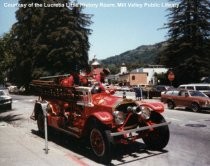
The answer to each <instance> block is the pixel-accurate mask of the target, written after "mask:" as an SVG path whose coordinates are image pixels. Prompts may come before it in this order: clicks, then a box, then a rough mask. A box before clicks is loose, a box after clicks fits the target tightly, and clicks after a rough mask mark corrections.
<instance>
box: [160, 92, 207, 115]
mask: <svg viewBox="0 0 210 166" xmlns="http://www.w3.org/2000/svg"><path fill="white" fill-rule="evenodd" d="M161 101H162V102H164V103H167V105H168V108H169V109H173V108H174V107H178V106H182V107H187V108H190V109H191V110H192V111H194V112H198V111H200V110H202V109H204V108H207V109H208V108H209V109H210V99H209V97H208V96H207V95H205V94H204V93H202V92H200V91H195V90H185V89H181V90H172V91H167V92H165V93H163V94H162V95H161Z"/></svg>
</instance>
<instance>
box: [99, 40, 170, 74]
mask: <svg viewBox="0 0 210 166" xmlns="http://www.w3.org/2000/svg"><path fill="white" fill-rule="evenodd" d="M166 45H167V43H166V42H160V43H157V44H154V45H142V46H139V47H137V48H136V49H133V50H129V51H126V52H124V53H122V54H119V55H116V56H112V57H109V58H106V59H103V60H101V62H102V64H103V65H104V66H106V67H109V68H110V70H111V72H112V73H113V74H116V73H118V72H119V66H120V65H121V64H122V63H125V64H126V66H127V67H128V70H132V69H135V68H139V67H143V66H147V65H149V64H156V60H157V56H158V54H159V52H160V51H161V50H163V49H164V48H165V46H166Z"/></svg>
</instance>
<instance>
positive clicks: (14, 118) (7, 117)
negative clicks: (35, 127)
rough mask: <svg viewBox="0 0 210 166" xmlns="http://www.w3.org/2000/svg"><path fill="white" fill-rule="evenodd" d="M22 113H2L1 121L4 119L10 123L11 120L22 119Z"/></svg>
mask: <svg viewBox="0 0 210 166" xmlns="http://www.w3.org/2000/svg"><path fill="white" fill-rule="evenodd" d="M21 116H22V114H16V115H14V114H9V115H3V116H2V115H0V122H1V121H4V122H7V123H10V122H14V121H17V120H22V119H23V118H22V117H21Z"/></svg>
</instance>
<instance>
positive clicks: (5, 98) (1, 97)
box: [0, 90, 12, 110]
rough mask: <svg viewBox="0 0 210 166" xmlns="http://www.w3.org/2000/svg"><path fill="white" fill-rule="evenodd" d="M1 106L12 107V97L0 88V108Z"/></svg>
mask: <svg viewBox="0 0 210 166" xmlns="http://www.w3.org/2000/svg"><path fill="white" fill-rule="evenodd" d="M3 108H8V109H12V97H11V96H9V95H8V94H6V93H5V91H4V90H0V110H2V109H3Z"/></svg>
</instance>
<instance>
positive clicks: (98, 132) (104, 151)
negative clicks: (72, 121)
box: [89, 127, 111, 164]
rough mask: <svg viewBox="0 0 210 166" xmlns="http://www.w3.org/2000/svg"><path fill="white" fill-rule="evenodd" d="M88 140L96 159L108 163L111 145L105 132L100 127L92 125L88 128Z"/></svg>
mask: <svg viewBox="0 0 210 166" xmlns="http://www.w3.org/2000/svg"><path fill="white" fill-rule="evenodd" d="M89 141H90V146H91V149H92V150H93V153H94V155H95V157H96V158H97V161H98V162H100V163H103V164H109V163H110V162H111V151H110V147H111V146H110V142H109V140H108V137H107V135H106V132H105V131H104V130H102V128H100V127H92V128H91V129H90V134H89Z"/></svg>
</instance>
